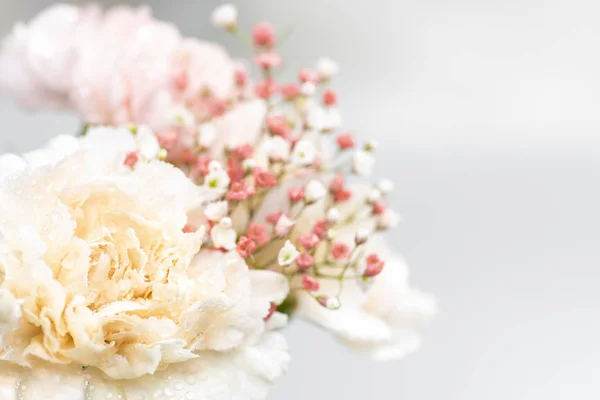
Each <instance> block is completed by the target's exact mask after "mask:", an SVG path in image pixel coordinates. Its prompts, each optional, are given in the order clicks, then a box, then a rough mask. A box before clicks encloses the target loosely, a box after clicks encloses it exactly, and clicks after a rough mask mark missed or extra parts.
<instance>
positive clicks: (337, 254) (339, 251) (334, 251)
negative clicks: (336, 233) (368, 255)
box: [331, 242, 350, 260]
mask: <svg viewBox="0 0 600 400" xmlns="http://www.w3.org/2000/svg"><path fill="white" fill-rule="evenodd" d="M331 255H332V256H333V258H334V259H336V260H344V259H346V258H348V256H349V255H350V248H349V247H348V245H346V244H344V243H340V242H337V243H334V244H333V247H332V248H331Z"/></svg>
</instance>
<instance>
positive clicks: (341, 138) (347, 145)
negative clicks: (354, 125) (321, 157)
mask: <svg viewBox="0 0 600 400" xmlns="http://www.w3.org/2000/svg"><path fill="white" fill-rule="evenodd" d="M336 140H337V144H338V146H340V149H342V150H348V149H352V148H354V146H356V142H355V141H354V136H353V135H352V134H351V133H340V134H339V135H338V137H337V139H336Z"/></svg>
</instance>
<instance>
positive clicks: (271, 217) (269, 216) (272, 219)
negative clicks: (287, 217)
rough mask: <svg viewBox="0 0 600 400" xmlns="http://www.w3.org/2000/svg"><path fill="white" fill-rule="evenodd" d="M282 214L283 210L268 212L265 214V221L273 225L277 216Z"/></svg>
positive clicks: (277, 219)
mask: <svg viewBox="0 0 600 400" xmlns="http://www.w3.org/2000/svg"><path fill="white" fill-rule="evenodd" d="M282 215H283V211H275V212H272V213H270V214H267V222H268V223H270V224H273V225H275V224H276V223H277V221H279V218H280V217H281V216H282Z"/></svg>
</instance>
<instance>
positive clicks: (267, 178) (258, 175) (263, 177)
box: [252, 167, 277, 187]
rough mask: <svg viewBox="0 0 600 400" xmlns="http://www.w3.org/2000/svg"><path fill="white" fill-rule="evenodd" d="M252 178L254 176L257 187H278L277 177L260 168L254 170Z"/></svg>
mask: <svg viewBox="0 0 600 400" xmlns="http://www.w3.org/2000/svg"><path fill="white" fill-rule="evenodd" d="M252 176H254V180H255V181H256V186H258V187H274V186H276V185H277V178H276V177H275V175H273V174H272V173H270V172H269V171H265V170H264V169H262V168H260V167H256V168H254V170H253V171H252Z"/></svg>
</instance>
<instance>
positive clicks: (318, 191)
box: [304, 179, 327, 203]
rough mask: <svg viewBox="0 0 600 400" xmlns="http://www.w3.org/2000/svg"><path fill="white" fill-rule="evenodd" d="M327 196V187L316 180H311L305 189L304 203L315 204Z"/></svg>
mask: <svg viewBox="0 0 600 400" xmlns="http://www.w3.org/2000/svg"><path fill="white" fill-rule="evenodd" d="M326 194H327V189H326V188H325V186H324V185H323V184H322V183H321V182H319V181H318V180H316V179H311V180H310V181H309V182H308V183H307V184H306V188H305V189H304V201H306V202H307V203H314V202H316V201H319V200H321V199H322V198H323V197H325V195H326Z"/></svg>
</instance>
